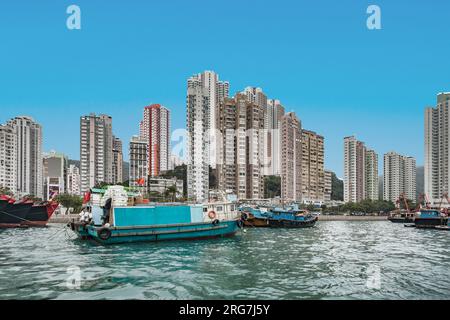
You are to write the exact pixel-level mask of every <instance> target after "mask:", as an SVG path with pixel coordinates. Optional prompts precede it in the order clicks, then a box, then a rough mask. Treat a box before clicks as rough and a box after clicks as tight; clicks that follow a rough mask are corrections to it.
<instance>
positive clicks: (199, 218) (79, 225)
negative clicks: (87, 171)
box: [69, 198, 243, 244]
mask: <svg viewBox="0 0 450 320" xmlns="http://www.w3.org/2000/svg"><path fill="white" fill-rule="evenodd" d="M102 202H103V203H102V207H100V206H89V205H88V206H87V208H89V209H87V210H88V211H89V212H90V214H92V219H91V220H90V221H89V220H88V221H86V220H82V221H72V222H71V223H70V224H69V225H70V228H71V229H72V230H73V231H74V232H75V233H76V234H77V235H78V237H79V238H80V239H82V240H94V241H96V242H98V243H101V244H118V243H132V242H155V241H163V240H189V239H204V238H217V237H228V236H233V235H235V234H236V232H237V231H238V229H239V228H240V227H242V225H243V222H242V220H241V219H240V214H239V212H238V211H237V207H236V205H235V204H234V203H231V202H214V203H209V204H204V205H202V204H198V205H195V204H192V205H191V204H175V203H174V204H154V205H138V206H115V201H114V199H111V198H110V199H106V200H105V199H104V200H102ZM100 215H101V217H100Z"/></svg>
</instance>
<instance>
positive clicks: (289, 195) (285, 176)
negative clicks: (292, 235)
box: [281, 112, 302, 201]
mask: <svg viewBox="0 0 450 320" xmlns="http://www.w3.org/2000/svg"><path fill="white" fill-rule="evenodd" d="M281 198H282V199H283V200H284V201H301V199H302V127H301V122H300V120H299V119H298V118H297V116H296V115H295V113H293V112H289V113H287V114H286V115H285V116H283V119H282V121H281Z"/></svg>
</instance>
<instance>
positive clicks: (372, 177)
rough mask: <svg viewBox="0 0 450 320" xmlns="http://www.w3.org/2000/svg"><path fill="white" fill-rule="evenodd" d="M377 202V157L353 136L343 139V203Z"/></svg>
mask: <svg viewBox="0 0 450 320" xmlns="http://www.w3.org/2000/svg"><path fill="white" fill-rule="evenodd" d="M365 199H370V200H378V155H377V154H376V152H375V151H373V150H369V149H367V148H366V146H365V145H364V142H361V141H358V140H356V138H355V137H354V136H351V137H346V138H344V201H345V202H360V201H362V200H365Z"/></svg>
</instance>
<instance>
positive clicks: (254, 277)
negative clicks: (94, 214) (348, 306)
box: [0, 221, 450, 300]
mask: <svg viewBox="0 0 450 320" xmlns="http://www.w3.org/2000/svg"><path fill="white" fill-rule="evenodd" d="M62 227H63V226H62V225H52V226H50V227H48V228H44V229H25V230H19V229H9V230H1V231H0V299H86V300H90V299H448V297H449V296H450V281H449V280H450V279H449V274H450V247H449V243H450V241H449V240H450V232H445V231H437V230H416V229H414V228H405V227H404V226H403V225H402V224H392V223H390V222H384V221H383V222H352V221H342V222H319V223H318V224H317V226H316V227H314V228H311V229H297V230H282V229H248V230H247V232H246V233H243V232H239V234H238V235H237V236H236V237H233V238H226V239H214V240H203V241H175V242H161V243H143V244H130V245H116V246H107V247H105V246H99V245H95V244H92V243H86V242H82V241H79V240H75V235H74V234H73V233H72V232H71V231H70V230H67V231H64V230H63V229H62ZM73 279H77V280H78V279H79V280H80V282H78V281H77V280H73Z"/></svg>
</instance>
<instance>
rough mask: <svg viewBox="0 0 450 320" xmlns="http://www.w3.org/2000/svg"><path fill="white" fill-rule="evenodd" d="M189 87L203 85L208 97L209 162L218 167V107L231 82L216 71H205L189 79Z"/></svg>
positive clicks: (226, 96) (225, 95) (227, 92)
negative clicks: (223, 78)
mask: <svg viewBox="0 0 450 320" xmlns="http://www.w3.org/2000/svg"><path fill="white" fill-rule="evenodd" d="M187 86H188V88H196V87H202V88H203V89H204V92H203V94H205V95H206V96H207V97H208V110H209V111H208V117H209V120H208V128H207V130H209V131H208V132H207V133H208V134H209V148H210V152H209V160H208V162H209V164H210V165H211V167H212V168H213V169H215V168H216V158H217V148H216V132H215V130H216V121H217V120H216V108H217V107H218V106H219V104H220V103H221V102H222V101H223V100H224V99H225V98H228V96H229V91H230V84H229V82H228V81H220V80H219V75H218V74H217V73H215V72H214V71H204V72H203V73H199V74H196V75H193V76H192V77H190V78H189V79H188V82H187Z"/></svg>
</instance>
